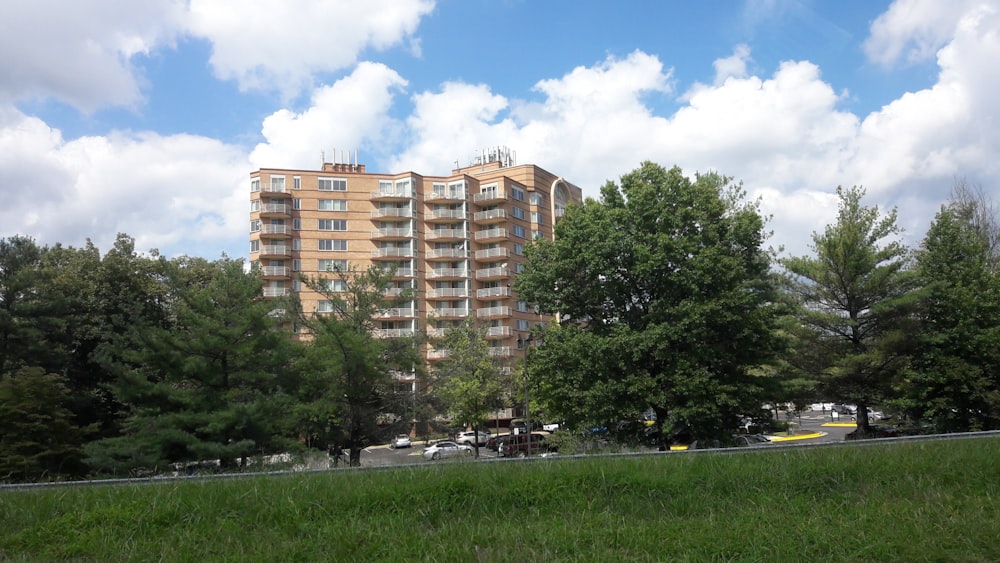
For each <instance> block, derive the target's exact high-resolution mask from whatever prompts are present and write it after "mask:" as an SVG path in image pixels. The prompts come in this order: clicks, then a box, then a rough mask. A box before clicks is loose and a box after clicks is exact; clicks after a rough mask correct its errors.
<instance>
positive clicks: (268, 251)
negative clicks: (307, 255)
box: [260, 244, 292, 256]
mask: <svg viewBox="0 0 1000 563" xmlns="http://www.w3.org/2000/svg"><path fill="white" fill-rule="evenodd" d="M260 254H261V256H265V255H266V256H291V255H292V249H291V248H289V247H287V246H275V245H273V244H265V245H262V246H261V247H260Z"/></svg>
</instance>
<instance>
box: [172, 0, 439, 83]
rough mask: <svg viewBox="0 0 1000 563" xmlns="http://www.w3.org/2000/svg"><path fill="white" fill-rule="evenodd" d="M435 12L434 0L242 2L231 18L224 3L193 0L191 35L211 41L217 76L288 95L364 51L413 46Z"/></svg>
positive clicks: (230, 7) (223, 0)
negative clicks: (423, 24) (424, 20)
mask: <svg viewBox="0 0 1000 563" xmlns="http://www.w3.org/2000/svg"><path fill="white" fill-rule="evenodd" d="M433 8H434V2H433V0H369V1H366V2H355V1H352V0H337V1H331V0H245V1H243V2H240V3H239V15H238V17H235V16H234V14H233V10H234V5H233V3H232V2H230V1H228V0H191V13H190V16H191V17H190V26H189V29H190V31H191V33H193V34H195V35H196V36H199V37H204V38H206V39H208V40H209V41H211V42H212V57H211V60H210V63H211V65H212V68H213V69H214V71H215V74H216V76H217V77H219V78H222V79H226V80H236V81H237V82H238V83H239V85H240V88H241V89H244V90H250V89H263V90H269V91H278V92H281V93H283V94H284V95H285V96H286V97H291V96H294V95H295V94H297V93H298V92H299V91H300V90H301V89H303V88H305V87H307V86H309V85H310V84H311V82H312V77H313V75H315V74H317V73H322V72H330V71H336V70H341V69H343V68H347V67H350V66H351V65H353V64H354V63H356V62H357V60H358V53H360V52H361V51H363V50H365V49H367V48H372V49H386V48H388V47H392V46H395V45H399V44H401V43H403V42H405V41H407V40H410V41H413V43H411V45H414V46H417V45H419V43H417V42H415V40H414V38H413V34H414V33H415V31H416V29H417V26H418V24H419V23H420V20H421V18H423V17H424V16H426V15H428V14H429V13H430V12H431V11H432V10H433Z"/></svg>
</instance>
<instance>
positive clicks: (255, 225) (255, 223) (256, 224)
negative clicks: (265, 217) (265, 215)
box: [250, 219, 260, 233]
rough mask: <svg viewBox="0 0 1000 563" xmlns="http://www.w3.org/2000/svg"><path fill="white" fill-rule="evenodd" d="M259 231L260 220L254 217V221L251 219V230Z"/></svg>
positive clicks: (253, 231)
mask: <svg viewBox="0 0 1000 563" xmlns="http://www.w3.org/2000/svg"><path fill="white" fill-rule="evenodd" d="M259 231H260V220H259V219H254V220H253V221H250V232H251V233H256V232H259Z"/></svg>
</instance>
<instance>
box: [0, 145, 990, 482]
mask: <svg viewBox="0 0 1000 563" xmlns="http://www.w3.org/2000/svg"><path fill="white" fill-rule="evenodd" d="M838 195H839V198H840V209H839V212H838V216H837V219H836V221H835V222H834V223H832V224H830V225H828V226H826V227H825V228H824V229H823V230H822V231H817V232H816V233H814V235H813V244H812V246H811V251H812V254H811V255H809V256H800V257H780V256H779V253H778V252H776V251H773V250H771V249H769V248H767V247H766V244H767V231H766V229H767V224H766V223H767V222H766V219H765V218H764V217H763V216H762V215H761V213H760V212H759V209H758V206H757V203H756V202H752V201H746V199H745V197H744V193H743V191H742V188H741V187H740V186H739V185H738V184H733V183H732V182H731V180H730V179H729V178H726V177H723V176H720V175H717V174H706V175H698V176H696V177H695V178H694V179H691V178H687V177H685V176H684V175H683V174H682V173H681V171H680V170H679V169H677V168H674V169H669V170H668V169H665V168H663V167H661V166H658V165H656V164H653V163H644V164H643V165H642V166H641V167H640V168H638V169H636V170H635V171H633V172H631V173H629V174H627V175H625V176H623V177H622V179H621V183H620V185H619V184H615V183H612V182H609V183H608V184H607V185H606V186H604V187H603V188H602V190H601V196H600V198H599V199H588V200H587V201H585V202H584V203H583V204H582V205H579V206H575V207H571V208H570V209H568V210H567V212H566V214H565V216H564V217H563V219H562V220H561V221H559V222H558V223H557V224H556V225H555V235H556V236H555V239H554V240H552V241H547V240H540V241H536V242H535V243H533V244H531V245H529V246H528V247H527V248H526V254H527V256H528V261H527V263H526V264H525V268H524V271H523V272H522V273H521V274H520V275H519V276H518V278H517V279H516V281H515V284H514V290H515V291H516V293H517V295H518V299H520V300H525V301H527V302H529V303H532V304H534V305H535V306H536V307H537V309H538V311H539V312H542V313H550V314H558V315H559V316H560V318H561V319H563V321H564V322H562V323H561V324H552V325H547V326H538V327H536V328H535V329H533V334H532V335H531V339H530V342H531V343H532V345H533V346H534V347H533V349H532V351H531V353H530V354H529V358H530V365H529V366H527V367H528V369H522V368H523V367H524V366H518V365H516V366H513V367H514V370H513V372H512V376H511V377H510V378H507V377H506V375H505V374H507V373H508V370H507V369H504V368H505V367H510V366H501V365H499V363H498V361H497V357H496V356H494V355H492V354H491V352H490V348H489V346H488V345H484V339H485V331H484V329H483V327H478V328H477V327H475V326H474V324H473V323H472V322H471V320H470V321H469V322H467V323H465V324H463V325H462V326H461V327H458V328H459V329H461V330H460V331H459V330H456V331H453V333H449V334H446V335H445V338H444V340H443V341H442V342H441V344H440V346H439V347H441V348H445V349H449V350H451V353H450V355H449V357H448V359H446V360H445V361H442V362H438V363H437V368H436V370H435V371H434V372H431V373H427V372H425V371H424V364H423V362H422V359H421V351H422V349H423V346H424V342H425V340H423V339H422V338H420V337H416V338H387V339H381V338H377V337H376V335H375V333H374V331H373V329H374V328H375V326H374V324H373V320H372V319H373V317H374V316H375V315H376V313H378V312H379V311H383V310H385V309H388V308H390V307H392V306H394V305H395V304H398V303H399V302H401V301H405V300H408V299H410V298H412V295H408V294H407V293H406V292H403V293H402V294H399V295H396V296H395V297H392V298H389V297H387V296H386V295H387V292H385V291H384V289H385V288H386V287H387V286H388V284H389V283H390V281H391V276H392V274H391V272H383V271H381V270H378V269H375V268H372V269H369V270H366V271H348V272H339V273H338V275H339V276H340V278H341V281H342V283H337V284H332V283H328V282H325V281H323V280H316V279H312V280H310V279H307V280H304V282H305V283H307V284H308V285H309V286H310V287H312V288H313V289H315V290H317V291H319V292H321V293H322V294H324V296H325V297H324V298H325V299H326V300H328V301H329V302H330V304H331V306H332V308H333V311H332V313H330V314H324V315H316V314H312V312H305V311H302V310H301V306H300V304H299V303H298V301H297V299H296V296H294V295H292V296H290V297H288V298H284V299H265V298H264V297H263V294H264V292H263V288H264V281H263V279H262V277H261V275H260V273H259V272H257V271H246V270H245V268H244V264H243V262H242V261H241V260H232V259H229V258H227V257H222V258H221V259H219V260H214V261H209V260H204V259H200V258H190V257H180V258H174V259H167V258H165V257H162V256H158V255H157V254H156V252H155V251H154V252H152V253H151V254H149V255H145V254H141V253H138V252H136V250H135V248H134V241H133V240H132V239H131V238H130V237H128V236H126V235H120V236H119V237H118V239H117V241H116V242H115V244H114V246H113V248H111V249H109V250H108V251H107V252H105V253H103V254H102V253H101V252H100V251H99V250H98V249H97V248H96V247H94V246H93V245H92V244H89V243H88V244H87V245H86V246H85V247H84V248H73V247H64V246H62V245H58V244H57V245H55V246H39V245H38V244H36V243H35V242H34V241H33V240H32V239H30V238H28V237H22V236H13V237H10V238H6V239H2V240H0V481H22V480H38V479H66V478H81V477H86V476H98V475H119V476H121V475H137V474H145V473H147V472H148V473H156V472H162V471H171V470H173V469H175V468H177V467H183V466H184V465H185V464H188V463H194V462H198V461H201V460H216V459H217V460H220V464H221V465H222V466H223V469H236V468H240V467H246V466H247V465H249V464H250V462H251V460H254V459H257V458H260V457H262V456H265V455H269V454H275V453H285V452H291V453H299V454H301V453H306V452H308V451H310V450H313V451H322V452H325V451H327V450H328V449H331V448H334V447H338V446H339V447H342V448H344V449H345V450H346V451H348V452H350V460H351V462H352V463H354V464H357V463H359V460H360V452H361V449H362V448H363V447H365V446H367V445H370V444H372V443H376V442H379V441H381V440H385V439H387V438H388V436H390V435H392V434H394V433H397V432H401V431H402V432H409V431H410V430H411V429H412V428H414V427H416V428H417V429H418V430H419V431H421V432H427V431H429V429H430V428H431V424H432V423H434V421H437V420H441V419H442V415H446V416H448V415H454V418H455V419H456V422H460V423H462V424H466V423H467V424H472V425H475V424H479V423H481V422H482V421H483V420H484V419H485V418H486V417H488V416H490V413H492V412H494V409H496V408H498V407H501V406H513V405H522V404H523V403H521V402H519V400H518V399H517V397H520V398H524V397H526V396H528V395H529V394H530V400H531V411H532V412H533V413H535V414H536V415H537V414H538V413H544V416H545V417H546V418H548V419H550V420H558V421H562V422H565V423H566V426H567V427H569V428H571V429H580V428H591V427H595V426H598V427H599V426H607V425H609V423H610V422H613V421H618V420H635V419H637V418H639V417H640V416H641V415H642V413H644V412H646V411H648V410H650V409H651V410H653V411H655V412H656V414H657V417H656V418H657V421H658V424H659V425H661V427H662V428H661V432H660V436H661V438H660V440H661V445H663V446H666V445H667V444H666V442H667V441H668V440H669V438H670V432H671V431H672V430H673V429H676V428H679V427H684V428H685V429H686V431H687V432H688V433H689V434H690V436H691V437H693V438H697V439H708V438H711V439H718V440H720V441H725V440H726V438H727V437H728V436H731V433H732V432H733V431H734V430H735V429H736V427H737V424H738V422H739V420H740V419H741V418H743V417H746V416H755V417H760V418H766V417H767V416H769V415H768V413H767V412H765V411H764V410H763V408H762V405H764V404H778V403H794V404H796V405H805V404H808V403H810V402H815V401H819V400H825V401H838V402H840V401H842V402H850V403H855V404H857V405H858V407H859V409H858V412H859V421H858V422H859V432H861V433H862V434H865V433H867V432H870V427H869V421H868V419H867V416H866V407H867V406H878V407H880V408H882V409H885V410H888V411H891V412H893V413H895V415H896V419H897V421H899V420H903V421H906V423H907V424H910V425H912V426H914V427H920V428H923V429H924V430H925V431H967V430H980V429H994V428H1000V228H998V216H997V212H996V209H995V208H994V207H993V205H992V202H990V201H989V200H988V199H987V198H986V197H985V196H984V195H983V193H982V191H981V190H977V189H974V188H971V187H969V186H967V185H964V184H959V185H956V186H955V188H954V191H953V196H952V198H951V199H950V201H948V202H947V203H946V204H945V205H943V206H942V208H941V209H940V211H939V212H938V214H937V216H936V217H935V219H934V222H933V224H932V225H931V227H930V229H929V230H928V232H927V233H926V235H925V237H924V238H923V240H922V242H921V244H920V245H919V247H918V248H915V249H909V248H906V247H905V246H903V245H902V244H901V243H900V242H899V237H898V235H899V227H898V226H897V218H896V213H895V211H894V210H890V211H889V212H883V211H880V210H879V209H878V208H877V207H867V206H865V205H863V203H862V199H863V196H864V191H863V190H861V189H860V188H850V189H839V190H838ZM334 290H337V291H334ZM293 333H298V334H299V335H308V337H306V338H293V337H291V336H292V334H293ZM527 336H528V335H527V334H524V335H521V337H519V341H524V342H526V343H527V342H528V341H529V340H528V339H527V338H526V337H527ZM400 374H406V377H407V378H415V381H416V382H417V385H418V387H419V388H418V389H417V392H416V393H414V392H413V386H412V384H411V383H409V382H407V383H401V379H400V378H399V377H398V376H399V375H400ZM501 379H502V381H501ZM498 381H500V383H499V384H498Z"/></svg>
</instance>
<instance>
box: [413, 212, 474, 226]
mask: <svg viewBox="0 0 1000 563" xmlns="http://www.w3.org/2000/svg"><path fill="white" fill-rule="evenodd" d="M468 218H469V213H468V212H467V211H465V210H464V209H434V210H431V211H428V212H427V213H424V221H426V222H428V223H451V222H454V221H465V220H466V219H468Z"/></svg>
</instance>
